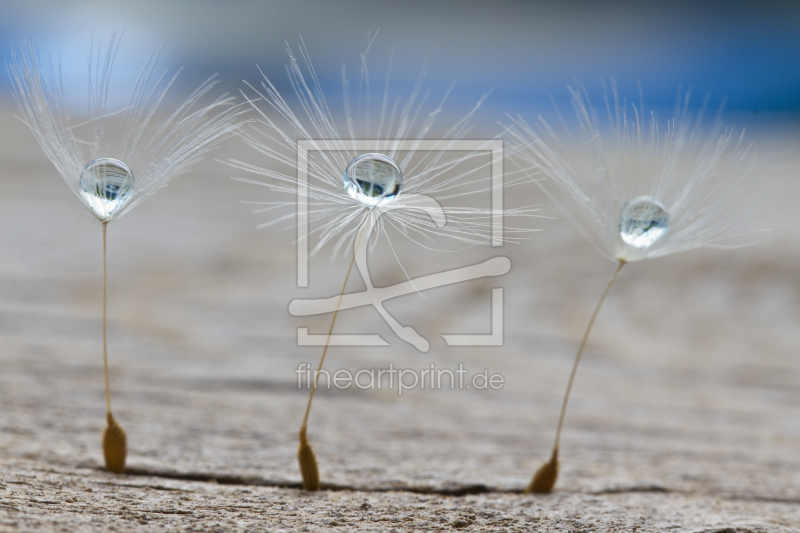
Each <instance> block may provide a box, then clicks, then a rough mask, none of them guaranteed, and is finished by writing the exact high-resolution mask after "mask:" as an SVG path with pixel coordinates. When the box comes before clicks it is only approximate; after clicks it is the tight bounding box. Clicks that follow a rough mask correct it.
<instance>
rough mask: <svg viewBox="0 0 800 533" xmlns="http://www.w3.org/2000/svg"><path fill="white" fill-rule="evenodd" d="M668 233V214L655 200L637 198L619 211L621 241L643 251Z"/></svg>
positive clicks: (626, 203)
mask: <svg viewBox="0 0 800 533" xmlns="http://www.w3.org/2000/svg"><path fill="white" fill-rule="evenodd" d="M667 231H669V213H667V209H666V208H665V207H664V206H663V205H661V203H660V202H659V201H658V200H656V199H655V198H651V197H649V196H638V197H636V198H633V199H631V200H628V201H627V202H625V205H623V206H622V209H620V210H619V234H620V237H622V240H623V241H625V242H626V243H628V244H629V245H631V246H633V247H634V248H638V249H639V250H645V249H647V248H649V247H650V246H652V245H653V244H655V242H656V241H658V240H659V239H661V238H662V237H663V236H664V235H665V234H666V233H667Z"/></svg>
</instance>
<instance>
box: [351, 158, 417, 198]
mask: <svg viewBox="0 0 800 533" xmlns="http://www.w3.org/2000/svg"><path fill="white" fill-rule="evenodd" d="M402 186H403V174H402V173H401V172H400V168H399V167H398V166H397V163H395V162H394V161H392V159H391V158H390V157H387V156H385V155H383V154H377V153H369V154H363V155H360V156H358V157H356V158H355V159H353V160H352V161H350V164H349V165H347V169H346V170H345V171H344V189H345V190H346V191H347V193H348V194H349V195H350V196H352V197H353V198H355V199H356V200H358V201H359V202H361V203H363V204H366V205H368V206H376V205H378V204H379V203H381V202H390V201H392V200H394V199H395V198H396V197H397V195H398V194H399V193H400V188H401V187H402Z"/></svg>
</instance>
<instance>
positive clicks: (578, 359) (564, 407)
mask: <svg viewBox="0 0 800 533" xmlns="http://www.w3.org/2000/svg"><path fill="white" fill-rule="evenodd" d="M623 266H625V261H623V260H622V259H620V260H619V265H618V266H617V269H616V270H615V271H614V273H613V274H612V275H611V279H609V280H608V285H606V290H604V291H603V295H602V296H601V297H600V301H599V302H597V307H595V308H594V313H592V318H590V319H589V324H588V325H587V326H586V331H585V332H584V334H583V339H581V345H580V347H579V348H578V355H576V356H575V362H574V363H573V364H572V372H571V373H570V375H569V382H568V383H567V392H566V393H565V394H564V403H563V404H562V405H561V415H559V417H558V429H556V441H555V443H554V444H553V453H554V454H557V453H558V443H559V440H560V439H561V427H562V426H563V425H564V415H565V414H566V412H567V402H569V393H570V392H571V391H572V383H573V381H575V373H576V372H577V371H578V363H580V362H581V356H582V355H583V349H584V348H585V347H586V341H587V340H588V339H589V333H590V332H591V331H592V326H594V321H595V319H596V318H597V313H598V312H600V307H602V306H603V302H604V301H605V300H606V296H608V291H610V290H611V286H612V285H614V282H615V281H616V280H617V276H619V271H620V270H622V267H623Z"/></svg>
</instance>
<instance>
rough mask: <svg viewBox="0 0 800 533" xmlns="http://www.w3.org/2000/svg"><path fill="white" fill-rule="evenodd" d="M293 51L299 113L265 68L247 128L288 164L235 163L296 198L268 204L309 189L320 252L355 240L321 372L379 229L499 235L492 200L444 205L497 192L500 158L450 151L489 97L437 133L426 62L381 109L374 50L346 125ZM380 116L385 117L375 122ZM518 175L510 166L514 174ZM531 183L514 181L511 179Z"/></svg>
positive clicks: (307, 473)
mask: <svg viewBox="0 0 800 533" xmlns="http://www.w3.org/2000/svg"><path fill="white" fill-rule="evenodd" d="M289 59H290V63H289V66H288V68H287V70H288V74H289V79H290V81H291V83H292V86H293V88H294V89H295V93H296V97H297V100H298V104H297V109H298V111H297V112H295V108H294V106H292V105H290V104H289V103H288V102H287V101H286V100H285V99H284V98H283V97H282V96H281V95H280V93H279V92H278V91H277V89H276V88H275V86H274V85H273V84H272V82H271V81H270V80H269V79H268V78H267V77H266V76H264V79H263V81H262V82H261V86H260V87H254V86H252V85H249V84H248V86H249V88H250V93H251V94H248V93H244V94H245V98H247V99H248V101H249V102H250V103H251V104H252V106H253V108H254V109H255V110H256V112H257V113H258V115H259V117H260V118H259V123H260V126H261V127H260V128H257V129H256V131H255V132H254V133H252V134H250V133H248V134H244V135H243V137H244V138H245V140H246V141H247V142H248V144H250V146H252V147H253V148H254V149H255V150H257V151H258V152H260V153H261V154H263V155H265V156H267V158H268V159H269V160H270V161H271V162H273V163H278V164H280V165H283V166H284V167H285V168H286V169H287V170H286V171H285V172H281V171H276V170H270V169H267V168H263V167H259V166H255V165H252V164H249V163H244V162H241V161H231V162H230V164H231V165H232V166H234V167H236V168H238V169H240V170H243V171H246V172H249V173H252V174H255V175H256V176H259V177H261V178H267V180H266V181H264V180H258V179H250V178H240V179H241V180H242V181H247V182H250V183H255V184H258V185H263V186H265V187H267V188H268V189H269V190H270V191H271V192H273V193H278V194H284V195H286V196H287V197H289V198H291V200H283V201H281V200H275V201H273V202H269V203H264V204H263V208H262V209H261V210H260V211H261V212H264V211H271V210H273V209H280V208H282V207H288V208H291V209H296V202H295V200H294V197H295V195H300V196H301V198H300V200H301V201H306V200H307V201H308V203H309V214H310V215H311V216H312V217H314V220H313V221H314V224H313V228H314V229H313V230H311V231H310V234H311V235H313V236H316V237H317V243H316V245H315V246H314V248H313V249H312V252H311V253H312V255H313V254H314V253H316V252H318V251H319V250H321V249H322V248H323V247H324V246H325V245H326V244H328V243H330V242H332V241H334V245H333V252H334V254H336V252H337V251H338V250H340V249H342V248H343V247H344V246H345V244H346V243H351V244H352V250H353V253H352V258H351V260H350V266H349V267H348V270H347V273H346V275H345V277H344V282H343V284H342V290H341V292H340V294H339V298H338V303H337V305H336V307H335V310H334V311H333V316H332V319H331V325H330V328H329V331H328V336H327V341H326V343H325V346H324V348H323V351H322V356H321V358H320V362H319V366H318V369H319V370H321V369H322V366H323V364H324V361H325V356H326V354H327V352H328V347H329V345H330V338H331V335H332V332H333V328H334V325H335V322H336V317H337V314H338V311H339V307H340V305H341V300H342V297H343V295H344V293H345V289H346V287H347V281H348V279H349V277H350V273H351V271H352V268H353V264H354V263H358V265H359V269H361V268H362V264H361V263H362V262H363V263H365V262H366V247H367V246H368V243H369V240H370V237H371V236H375V237H376V238H377V235H379V234H382V235H387V226H389V227H390V228H392V229H394V230H397V233H398V234H399V235H403V236H404V237H406V238H408V239H410V240H411V241H412V242H414V243H416V244H419V245H421V246H425V247H427V248H433V247H434V244H432V243H434V242H435V241H434V239H438V238H439V237H448V238H450V239H453V240H455V241H457V242H459V243H461V245H463V246H472V245H475V244H478V243H488V242H491V241H492V220H493V214H494V215H496V214H497V213H494V212H493V211H492V210H491V209H489V208H478V207H470V206H467V207H448V206H442V205H441V204H440V203H439V201H443V202H447V200H450V199H457V198H464V197H467V198H468V197H470V196H471V195H475V194H480V193H487V192H491V191H492V186H491V183H489V184H488V185H487V178H485V177H483V176H482V174H481V171H487V170H488V168H489V166H488V165H489V164H491V163H490V162H488V161H487V159H486V158H484V159H481V154H482V153H483V154H484V155H485V152H486V150H487V148H484V150H483V151H481V150H476V151H470V152H469V153H468V154H467V155H461V156H460V157H457V158H455V159H447V158H445V155H446V153H447V151H448V150H453V147H454V146H457V142H458V140H459V139H462V138H463V137H464V135H465V134H466V133H467V132H468V131H469V122H470V119H471V118H472V116H473V115H474V114H475V113H476V112H477V110H478V108H479V107H480V105H481V103H482V102H483V100H484V98H485V96H484V98H481V100H480V101H479V102H478V104H477V105H476V106H475V107H474V108H473V109H472V110H471V111H470V112H469V113H468V114H467V115H466V116H465V117H464V118H463V119H461V120H459V121H458V122H456V123H455V124H454V125H453V126H451V127H450V128H448V129H446V130H445V131H444V134H443V135H442V136H440V137H439V138H438V139H431V132H432V131H433V128H434V120H435V119H436V118H437V115H440V113H441V111H442V109H443V107H442V106H443V104H444V100H445V99H446V97H445V99H443V100H442V101H441V102H440V103H439V104H438V105H435V106H433V107H432V109H431V110H430V111H428V112H425V111H424V109H425V108H426V107H427V100H428V94H427V93H423V92H422V81H423V78H424V75H425V70H424V69H423V73H422V74H421V75H420V78H419V79H418V80H417V83H416V85H415V86H414V89H413V90H412V92H411V94H410V96H409V98H408V99H407V100H405V101H404V102H403V101H401V100H395V101H392V100H391V99H390V98H391V97H390V93H389V85H390V84H389V79H388V77H387V80H386V88H385V93H384V94H383V96H382V99H381V101H380V105H379V106H378V109H377V112H375V109H372V108H371V106H370V102H369V95H370V82H369V70H368V68H367V54H366V53H365V54H363V55H362V57H361V65H360V66H361V83H360V84H359V90H358V94H359V98H358V100H357V105H356V106H355V107H356V109H355V112H356V114H355V115H354V106H353V105H352V104H351V100H350V98H349V82H348V80H347V76H346V74H345V73H344V71H343V84H344V92H345V97H344V98H345V99H344V109H345V113H344V115H345V118H344V125H343V126H342V125H340V124H339V123H338V122H337V120H336V119H335V117H334V114H333V112H332V111H331V109H330V108H329V106H328V103H327V100H326V98H325V96H324V94H323V91H322V89H321V84H320V82H319V79H318V78H317V76H316V73H315V72H314V68H313V66H312V64H311V61H310V59H309V56H308V52H307V50H306V48H305V46H304V45H302V44H301V46H300V55H299V59H298V57H296V56H295V55H294V54H293V52H292V51H291V49H290V50H289ZM303 67H305V68H303ZM262 76H263V73H262ZM371 112H372V115H370V113H371ZM273 117H276V118H273ZM375 117H377V120H376V121H375V120H372V121H371V118H372V119H374V118H375ZM301 142H303V143H306V145H307V146H309V147H310V148H309V149H308V152H312V151H313V152H315V153H317V154H319V157H316V158H309V160H308V180H307V182H303V183H302V184H301V183H300V181H299V179H298V177H297V175H296V170H297V154H298V145H299V143H301ZM365 147H366V149H364V148H365ZM510 174H511V173H508V174H506V177H508V176H510ZM521 182H522V180H516V181H515V180H509V179H507V180H506V185H511V184H515V183H521ZM497 192H498V193H499V192H500V191H497ZM533 211H534V209H532V208H525V209H518V210H506V211H504V213H503V214H504V215H506V216H529V215H531V214H532V212H533ZM294 215H295V213H294V212H291V213H289V214H287V215H285V216H277V217H274V218H273V219H271V220H270V221H268V222H266V223H265V224H263V225H262V227H264V226H271V225H274V224H279V223H281V222H286V221H289V220H292V221H293V220H294ZM503 229H504V232H505V237H504V239H505V240H513V239H514V238H515V236H516V235H517V234H519V233H522V232H523V231H524V230H522V229H518V228H512V227H504V228H503ZM304 238H305V236H304V235H302V236H301V237H300V239H301V242H300V243H299V245H300V246H307V243H306V242H303V241H302V239H304ZM395 257H396V253H395ZM362 272H363V271H362ZM378 310H379V311H380V312H381V314H382V316H383V317H384V319H386V320H387V322H388V323H389V324H390V326H391V327H392V329H394V330H395V331H396V332H404V333H407V334H409V335H410V336H412V337H413V336H414V333H415V332H414V331H413V329H412V328H410V327H404V326H402V325H400V324H399V323H397V322H396V321H395V320H394V319H393V318H392V317H390V316H389V315H388V313H386V312H385V310H384V309H382V308H381V307H380V306H378ZM409 330H410V331H409ZM415 339H416V341H421V342H420V343H419V344H415V346H418V348H419V347H420V346H423V347H424V349H427V341H424V339H420V338H419V336H418V335H417V336H416V337H415ZM416 341H414V342H416ZM410 342H411V341H410ZM420 349H423V348H420ZM318 375H319V372H318V373H317V374H315V376H316V377H315V380H314V382H313V383H312V386H311V390H310V392H309V399H308V404H307V406H306V411H305V414H304V417H303V422H302V424H301V429H300V446H299V448H298V461H299V463H300V470H301V474H302V477H303V488H305V489H306V490H319V488H320V478H319V471H318V468H317V463H316V458H315V454H314V452H313V450H312V448H311V445H310V444H309V442H308V439H307V426H308V418H309V414H310V410H311V404H312V401H313V398H314V393H315V391H316V386H317V383H316V379H317V377H318Z"/></svg>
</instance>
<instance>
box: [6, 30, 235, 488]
mask: <svg viewBox="0 0 800 533" xmlns="http://www.w3.org/2000/svg"><path fill="white" fill-rule="evenodd" d="M119 42H120V41H119V38H117V37H116V36H112V37H111V40H110V42H109V44H108V46H107V47H106V48H105V51H104V47H103V46H102V45H98V46H97V47H96V49H95V47H94V46H92V54H91V55H90V58H89V95H88V96H89V107H88V109H89V112H88V117H86V118H85V120H83V121H75V120H73V117H72V115H71V112H70V109H69V106H68V105H67V100H66V98H65V93H64V87H63V84H62V77H61V71H60V66H55V65H51V66H50V69H49V75H48V73H46V71H45V70H44V68H43V66H42V61H41V59H40V58H39V56H38V54H37V53H36V51H35V50H34V48H33V46H32V45H31V46H27V45H23V46H22V48H21V50H20V53H19V54H17V53H16V52H15V53H12V59H11V63H10V65H9V72H10V75H11V80H12V83H13V88H14V98H15V100H16V102H17V105H18V106H19V109H20V111H21V113H22V117H21V118H22V120H23V121H24V122H25V124H26V125H27V126H28V127H29V128H30V130H31V132H32V133H33V135H34V136H35V137H36V140H37V141H38V143H39V145H40V146H41V147H42V150H43V151H44V153H45V155H46V156H47V157H48V159H50V161H51V162H52V163H53V165H54V166H55V167H56V170H57V171H58V173H59V174H60V175H61V177H62V178H63V179H64V181H65V182H66V183H67V185H68V186H69V187H70V189H72V191H73V192H74V193H75V195H76V196H77V197H78V199H80V200H81V202H83V204H84V205H85V206H86V207H87V208H88V209H89V211H90V212H91V213H92V214H93V215H94V216H95V217H97V219H98V220H99V221H100V222H101V225H102V231H103V366H104V371H105V384H106V407H107V415H106V417H107V421H108V426H107V427H106V429H105V431H104V433H103V454H104V457H105V463H106V469H107V470H109V471H112V472H123V471H124V470H125V458H126V455H127V439H126V435H125V431H124V430H123V429H122V427H121V426H120V425H119V423H118V422H117V421H116V419H115V418H114V416H113V415H112V414H111V397H110V387H109V381H108V361H107V359H108V357H107V343H106V281H107V277H106V229H107V225H108V223H109V222H110V221H112V220H115V219H117V218H119V217H120V216H122V215H123V214H125V213H126V212H128V211H129V210H130V209H132V208H133V207H134V206H135V205H137V204H138V203H139V202H140V201H141V200H142V199H143V198H144V197H146V196H148V195H150V194H153V193H154V192H155V191H156V190H158V189H159V188H161V187H163V186H164V185H166V184H167V182H168V181H169V180H170V179H171V178H172V177H174V176H175V175H177V174H179V173H181V172H183V171H185V170H187V168H188V167H189V165H190V164H191V163H193V162H195V161H197V160H198V159H199V158H200V157H201V156H203V155H204V154H206V153H207V152H209V151H210V150H212V149H213V148H214V147H215V146H216V145H217V144H219V143H220V142H221V141H223V140H224V139H226V138H227V137H229V136H231V135H233V134H234V133H235V131H236V130H237V129H238V128H239V125H240V123H241V121H240V119H239V117H240V115H241V114H242V113H243V111H244V110H243V109H242V108H241V107H236V106H234V105H233V104H234V99H233V98H231V97H228V96H225V95H222V96H220V97H217V98H214V99H211V101H210V102H208V103H205V104H203V103H202V102H203V101H205V100H208V99H209V98H210V96H211V93H212V91H213V89H214V87H215V85H216V81H215V79H214V77H212V78H209V79H208V80H206V81H205V82H204V83H202V84H201V85H200V86H199V87H198V88H197V89H196V90H195V91H194V92H192V93H191V94H190V95H189V97H188V98H187V99H186V100H184V101H183V103H181V104H180V105H178V106H177V107H176V108H175V109H174V110H173V111H171V112H167V111H166V109H165V108H166V100H167V94H168V92H169V90H170V88H171V87H172V85H173V84H174V82H175V80H176V79H177V77H178V73H179V72H176V73H175V74H174V75H172V76H168V75H167V72H166V71H164V72H163V73H161V74H158V73H156V72H155V66H156V60H157V58H158V53H154V54H152V55H151V56H150V58H149V59H148V61H147V63H146V64H145V66H144V68H143V70H142V72H141V74H140V76H139V78H138V80H137V81H136V83H135V84H134V87H133V88H132V90H131V96H130V99H129V101H128V104H127V105H126V106H125V107H123V108H122V109H119V110H116V111H110V110H109V109H108V105H107V102H108V92H109V83H110V80H111V70H112V67H113V64H114V58H115V57H116V54H117V50H118V47H119Z"/></svg>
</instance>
